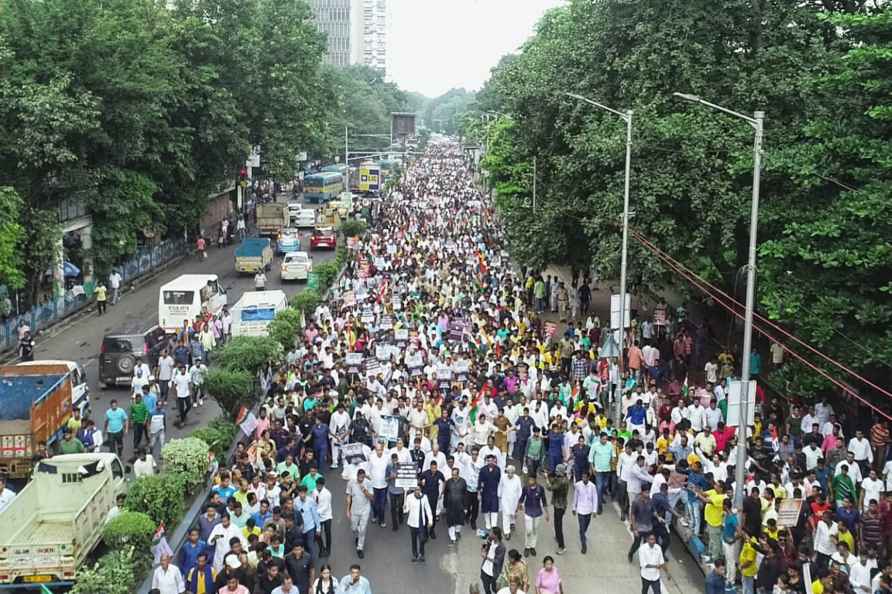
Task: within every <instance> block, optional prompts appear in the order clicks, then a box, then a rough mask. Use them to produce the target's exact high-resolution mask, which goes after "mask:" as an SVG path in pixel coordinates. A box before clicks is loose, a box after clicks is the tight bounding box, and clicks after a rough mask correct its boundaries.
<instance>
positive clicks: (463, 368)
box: [452, 359, 471, 381]
mask: <svg viewBox="0 0 892 594" xmlns="http://www.w3.org/2000/svg"><path fill="white" fill-rule="evenodd" d="M470 370H471V362H470V361H468V360H467V359H459V360H458V361H456V362H455V363H453V365H452V371H454V372H455V375H457V376H458V379H460V380H461V381H465V380H466V379H468V373H469V372H470Z"/></svg>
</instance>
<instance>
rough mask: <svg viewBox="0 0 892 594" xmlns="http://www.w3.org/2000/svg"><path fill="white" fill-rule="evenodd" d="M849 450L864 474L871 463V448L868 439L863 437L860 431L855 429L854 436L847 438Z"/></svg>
mask: <svg viewBox="0 0 892 594" xmlns="http://www.w3.org/2000/svg"><path fill="white" fill-rule="evenodd" d="M848 449H849V451H850V452H852V453H853V454H855V462H857V463H858V466H860V467H861V473H862V474H865V473H866V472H867V469H868V468H870V465H871V464H873V448H871V447H870V441H868V440H867V439H866V438H865V437H864V433H863V432H862V431H856V432H855V437H853V438H852V439H850V440H849V448H848Z"/></svg>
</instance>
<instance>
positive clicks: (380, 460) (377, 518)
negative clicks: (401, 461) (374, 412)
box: [368, 442, 390, 528]
mask: <svg viewBox="0 0 892 594" xmlns="http://www.w3.org/2000/svg"><path fill="white" fill-rule="evenodd" d="M388 464H390V456H388V455H387V453H386V452H385V451H384V445H383V444H381V443H380V442H379V443H376V444H375V451H373V452H372V455H371V456H369V462H368V469H369V483H371V484H370V486H371V487H372V489H373V490H374V494H375V498H374V501H373V502H372V523H373V524H376V523H377V524H380V525H381V527H382V528H384V527H385V525H386V524H385V522H384V514H385V512H386V510H385V506H386V504H387V465H388Z"/></svg>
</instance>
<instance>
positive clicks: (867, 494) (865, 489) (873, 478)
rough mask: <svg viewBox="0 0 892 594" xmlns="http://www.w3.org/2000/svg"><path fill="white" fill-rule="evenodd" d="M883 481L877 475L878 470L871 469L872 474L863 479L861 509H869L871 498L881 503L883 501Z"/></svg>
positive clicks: (863, 510)
mask: <svg viewBox="0 0 892 594" xmlns="http://www.w3.org/2000/svg"><path fill="white" fill-rule="evenodd" d="M883 487H884V485H883V481H881V480H880V478H879V477H878V476H877V471H876V470H874V469H873V468H871V469H870V474H869V475H868V476H867V477H866V478H865V479H864V480H862V481H861V511H862V512H865V511H867V508H868V507H869V506H870V502H871V500H874V501H876V502H877V503H879V502H880V501H882V493H883V490H884V489H883Z"/></svg>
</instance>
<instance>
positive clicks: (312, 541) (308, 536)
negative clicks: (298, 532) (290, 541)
mask: <svg viewBox="0 0 892 594" xmlns="http://www.w3.org/2000/svg"><path fill="white" fill-rule="evenodd" d="M298 517H299V518H300V521H298ZM301 522H302V523H303V526H302V530H303V536H304V543H305V544H304V546H305V547H306V549H307V554H308V555H309V557H310V559H311V560H312V561H314V562H315V561H316V559H317V555H318V553H317V550H316V531H317V530H318V529H319V526H320V524H321V522H320V520H319V509H318V508H317V507H316V501H315V500H314V499H313V498H312V497H307V486H306V485H301V486H299V487H298V488H297V499H295V500H294V524H295V525H300V524H301Z"/></svg>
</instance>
